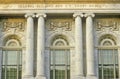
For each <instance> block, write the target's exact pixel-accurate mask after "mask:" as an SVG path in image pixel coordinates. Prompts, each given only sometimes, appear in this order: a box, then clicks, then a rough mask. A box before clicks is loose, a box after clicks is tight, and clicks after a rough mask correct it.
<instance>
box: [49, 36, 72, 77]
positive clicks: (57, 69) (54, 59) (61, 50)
mask: <svg viewBox="0 0 120 79" xmlns="http://www.w3.org/2000/svg"><path fill="white" fill-rule="evenodd" d="M65 46H67V42H66V40H65V39H63V38H57V39H55V41H54V42H53V44H52V47H53V48H52V49H51V51H50V79H70V50H69V48H65Z"/></svg>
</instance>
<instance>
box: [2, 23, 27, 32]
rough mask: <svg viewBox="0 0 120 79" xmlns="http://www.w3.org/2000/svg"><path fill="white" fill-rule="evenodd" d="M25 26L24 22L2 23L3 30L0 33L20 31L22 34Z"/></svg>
mask: <svg viewBox="0 0 120 79" xmlns="http://www.w3.org/2000/svg"><path fill="white" fill-rule="evenodd" d="M24 26H25V24H24V22H9V21H7V22H3V28H2V31H3V32H5V31H14V32H15V31H20V32H23V31H24V30H25V27H24Z"/></svg>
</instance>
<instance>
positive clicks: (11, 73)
mask: <svg viewBox="0 0 120 79" xmlns="http://www.w3.org/2000/svg"><path fill="white" fill-rule="evenodd" d="M21 76H22V51H21V48H20V43H19V41H18V39H16V37H15V36H14V35H12V36H9V39H8V38H7V39H6V41H5V47H4V49H3V50H2V74H1V77H2V79H21V78H22V77H21Z"/></svg>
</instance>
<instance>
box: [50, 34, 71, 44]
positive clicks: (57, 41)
mask: <svg viewBox="0 0 120 79" xmlns="http://www.w3.org/2000/svg"><path fill="white" fill-rule="evenodd" d="M51 45H52V46H67V45H69V43H68V41H67V40H66V38H64V37H63V35H58V36H55V37H54V38H53V40H52V44H51Z"/></svg>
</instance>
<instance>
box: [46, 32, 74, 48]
mask: <svg viewBox="0 0 120 79" xmlns="http://www.w3.org/2000/svg"><path fill="white" fill-rule="evenodd" d="M59 35H60V36H62V37H63V39H64V40H66V42H67V44H68V45H69V46H73V45H74V40H73V38H72V36H71V35H69V34H68V33H53V34H51V35H50V36H49V37H48V38H47V40H46V46H48V47H49V46H51V44H52V43H53V40H54V39H55V37H57V36H59Z"/></svg>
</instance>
